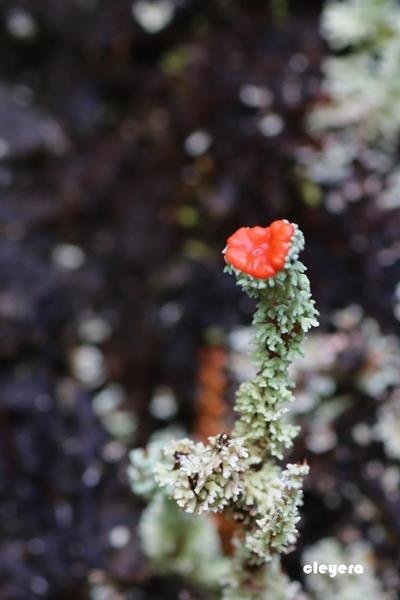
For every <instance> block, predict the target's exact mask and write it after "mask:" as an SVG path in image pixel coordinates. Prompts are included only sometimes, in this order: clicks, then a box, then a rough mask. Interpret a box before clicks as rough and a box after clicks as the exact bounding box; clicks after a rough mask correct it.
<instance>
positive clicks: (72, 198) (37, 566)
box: [0, 0, 400, 600]
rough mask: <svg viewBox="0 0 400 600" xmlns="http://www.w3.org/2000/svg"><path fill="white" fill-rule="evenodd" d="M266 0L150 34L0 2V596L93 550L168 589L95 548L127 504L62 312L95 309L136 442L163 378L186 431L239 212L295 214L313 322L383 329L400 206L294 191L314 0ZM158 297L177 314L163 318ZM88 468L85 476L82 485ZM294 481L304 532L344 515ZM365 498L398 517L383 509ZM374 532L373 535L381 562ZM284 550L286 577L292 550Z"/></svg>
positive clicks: (225, 289)
mask: <svg viewBox="0 0 400 600" xmlns="http://www.w3.org/2000/svg"><path fill="white" fill-rule="evenodd" d="M283 5H284V3H282V2H277V1H275V2H272V1H271V2H267V0H265V1H264V2H262V1H259V2H255V1H249V0H246V1H243V2H239V1H233V0H232V1H229V0H221V1H206V0H198V1H196V0H181V1H179V2H176V11H175V14H174V18H173V19H172V21H171V23H170V24H169V25H168V26H167V27H166V28H165V29H163V30H162V31H160V32H159V33H157V34H149V33H146V32H145V31H144V30H143V29H141V27H140V26H139V25H138V24H137V23H136V22H135V20H134V19H133V17H132V13H131V9H132V2H131V1H125V0H120V1H118V2H117V1H111V0H80V1H79V0H58V1H57V0H37V1H34V0H31V1H28V0H27V1H25V2H23V1H22V0H21V2H6V1H1V2H0V56H1V59H0V78H1V80H0V139H1V141H2V144H1V148H0V150H1V149H4V152H1V154H2V155H3V156H2V158H1V162H0V193H1V199H0V227H1V234H2V235H1V241H0V273H1V277H0V356H1V371H0V403H1V404H0V406H1V409H0V444H1V458H0V470H1V480H0V493H1V502H0V517H1V524H0V527H1V529H0V531H1V542H0V597H1V598H2V600H3V599H4V600H28V599H30V598H40V597H41V598H54V599H57V600H61V599H64V598H65V599H70V598H72V597H74V598H76V599H78V598H82V599H84V598H87V597H88V591H87V576H88V573H89V572H90V571H91V570H92V569H102V570H104V571H105V572H106V573H107V576H108V577H109V578H110V580H112V581H114V582H117V583H118V584H120V585H121V586H122V587H123V588H134V589H135V590H136V591H135V592H134V593H132V596H131V597H132V598H138V599H139V598H140V599H141V598H143V599H144V598H146V599H147V598H149V599H150V598H152V599H153V598H160V599H161V598H176V597H178V590H179V589H181V587H182V584H181V583H179V582H174V581H171V580H165V581H158V580H155V579H152V578H151V577H150V576H149V574H148V570H147V567H146V564H145V561H144V559H143V557H142V556H141V553H140V549H139V547H138V542H137V540H136V539H135V537H134V536H133V537H132V541H131V542H130V543H129V545H128V546H126V547H124V548H123V549H120V550H116V549H111V548H110V546H109V541H108V532H109V530H110V528H111V527H113V526H115V525H116V524H120V523H123V524H125V525H127V526H128V527H129V528H130V529H131V530H132V531H133V532H134V530H135V525H136V523H137V520H138V515H139V510H140V503H139V501H138V500H136V499H135V498H134V497H133V496H132V494H131V493H130V491H129V489H128V486H127V483H126V477H125V467H126V462H124V461H122V463H121V464H120V465H118V464H115V463H113V464H109V463H107V462H106V461H105V460H104V459H103V457H102V452H101V450H102V447H103V446H104V444H105V443H106V442H107V440H108V439H109V438H108V434H107V433H106V432H105V431H104V428H103V427H102V425H101V423H100V422H99V421H98V419H97V417H96V416H95V415H94V413H93V411H92V408H91V395H92V393H93V390H91V391H88V390H87V389H86V388H85V387H84V386H83V385H81V384H80V383H79V382H78V381H76V380H74V378H73V377H72V375H71V370H70V360H69V357H70V354H71V352H73V350H74V348H75V347H76V346H77V345H78V344H79V343H80V341H79V337H78V333H77V324H78V323H79V320H80V318H81V315H82V314H85V313H87V312H88V311H91V312H93V313H95V314H98V315H102V316H103V317H104V318H105V319H106V320H107V321H108V322H109V323H110V324H111V326H112V334H111V336H110V337H109V338H107V340H106V341H105V342H104V343H102V344H101V350H102V352H103V354H104V358H105V362H106V367H107V379H108V380H109V381H111V382H118V383H120V384H121V385H122V386H123V387H124V389H125V390H126V393H127V398H128V404H129V406H128V407H129V409H131V410H132V411H134V413H135V414H136V416H137V418H138V419H139V424H140V426H139V429H138V434H137V438H136V443H137V444H143V443H145V442H146V440H147V438H148V435H149V434H150V432H152V431H153V430H154V429H156V428H157V427H158V426H160V423H158V422H157V420H156V419H155V418H154V417H152V416H151V415H150V414H149V411H148V402H149V398H150V397H151V395H152V392H153V390H154V388H155V387H156V386H159V385H160V384H162V385H168V386H170V387H171V388H172V389H173V390H174V392H175V393H176V395H177V398H178V401H179V414H178V420H180V421H181V422H183V423H184V424H185V425H186V427H188V428H189V429H190V427H191V422H192V419H193V394H194V385H195V380H196V371H197V357H198V350H199V348H200V347H201V346H202V345H203V344H204V343H205V342H206V340H207V335H208V334H209V332H210V330H212V329H210V328H215V327H218V328H219V329H220V330H222V331H227V330H228V329H229V328H230V327H232V326H233V325H235V324H237V323H240V322H242V323H248V322H249V319H250V316H251V311H252V305H251V304H250V303H248V302H247V301H245V300H244V299H243V298H242V296H241V294H240V293H239V291H238V290H237V289H236V288H235V286H234V282H233V281H232V280H231V279H230V278H229V277H228V276H226V275H223V273H222V269H223V260H222V256H221V250H222V248H223V246H224V243H225V239H226V237H227V236H228V235H229V234H230V233H231V232H232V231H233V230H234V229H235V228H237V227H238V226H240V225H254V224H263V223H268V222H269V221H270V220H272V219H274V218H281V217H286V218H288V219H291V220H293V221H296V222H297V223H298V224H299V225H300V227H301V228H302V229H303V231H304V233H305V236H306V240H307V249H306V251H305V253H304V261H305V262H306V264H307V265H308V267H309V274H310V278H311V281H312V288H313V291H314V294H315V297H316V300H317V303H318V307H319V309H320V311H321V323H322V325H321V326H322V328H325V329H326V328H327V327H328V325H329V315H330V314H331V312H332V311H333V310H334V309H338V308H341V307H344V306H346V305H348V304H349V303H352V302H357V303H359V304H361V305H362V306H363V308H364V309H365V311H366V313H367V314H369V315H371V316H374V317H375V318H376V319H377V320H378V321H379V323H380V324H381V326H382V327H383V329H384V331H386V332H395V331H396V321H395V320H394V318H393V290H394V284H395V282H396V281H397V280H399V279H400V270H399V266H398V265H397V266H396V264H389V265H386V266H384V265H382V263H381V262H379V260H378V257H379V256H380V252H381V250H384V249H385V248H388V247H391V246H392V245H393V244H394V243H395V242H396V240H398V235H399V230H400V217H399V214H395V213H394V212H393V211H392V212H390V213H389V212H387V213H384V212H379V211H378V209H377V208H376V207H375V205H374V203H373V202H371V201H370V200H369V199H368V198H363V199H361V200H360V201H358V202H357V203H354V204H351V205H350V206H349V208H348V209H347V210H346V211H345V212H344V213H341V214H332V213H330V212H328V211H327V210H326V209H325V208H324V205H323V203H320V204H318V205H317V206H310V204H307V202H305V201H304V198H303V197H302V194H301V185H299V181H298V180H297V179H296V176H295V174H294V168H293V164H294V151H295V149H296V148H298V147H299V146H301V145H303V144H306V143H310V142H309V140H308V138H307V135H306V134H305V132H304V125H303V117H304V115H305V113H306V111H307V110H308V109H309V108H310V106H311V104H312V102H313V101H315V99H316V98H317V97H318V94H319V80H320V62H321V58H322V55H323V52H324V51H325V48H324V45H323V43H322V41H321V40H320V38H319V34H318V22H319V11H320V8H321V3H320V2H311V1H310V0H309V1H307V2H292V3H290V6H289V7H288V9H289V10H288V12H287V13H285V11H283V12H282V10H281V9H282V6H283ZM16 8H20V9H25V10H27V11H28V12H29V14H30V15H31V16H32V18H33V19H34V23H35V25H36V31H35V33H34V35H32V36H31V37H30V36H28V37H27V38H24V37H22V38H21V37H18V36H15V35H13V33H12V32H10V30H9V26H8V25H7V23H9V21H10V18H12V17H10V14H11V13H12V11H13V10H15V9H16ZM10 11H11V12H10ZM246 84H255V85H260V86H266V87H267V88H268V89H269V90H270V91H271V92H272V93H273V96H274V101H273V104H272V106H271V107H270V108H268V109H267V110H266V112H267V113H268V112H273V113H274V114H275V115H276V114H278V115H279V116H280V117H281V118H282V119H283V129H282V131H281V133H279V134H278V135H275V136H265V135H263V134H262V133H261V132H260V131H259V129H258V126H257V123H258V119H259V117H260V114H259V111H258V110H256V109H253V108H250V107H249V106H246V105H244V104H243V102H241V101H240V97H239V94H240V90H241V88H242V87H243V86H244V85H246ZM288 85H289V86H292V88H291V89H292V93H288V91H287V90H288ZM285 90H286V91H285ZM197 130H206V131H207V132H208V133H209V134H210V136H211V145H210V148H209V149H208V150H207V151H206V152H205V153H202V154H201V155H199V156H190V155H189V154H188V152H187V151H186V150H185V140H186V139H187V137H188V136H189V135H190V134H191V133H192V132H194V131H197ZM65 243H68V244H72V245H74V246H78V247H80V248H81V249H82V250H83V251H84V253H85V261H84V263H83V265H82V266H81V267H80V268H78V269H75V270H63V269H61V268H60V267H59V265H57V263H56V262H55V261H54V260H53V259H52V256H53V255H54V254H53V253H54V249H55V248H57V247H58V246H59V245H60V244H65ZM165 306H173V307H174V310H175V312H176V315H178V316H177V317H176V318H173V319H171V320H168V319H165V318H163V315H165V310H164V312H163V307H164V308H165ZM350 365H351V363H350ZM71 382H72V384H71ZM66 384H67V387H68V385H70V388H68V389H69V390H70V391H68V392H63V394H64V396H65V394H66V395H67V400H65V399H64V401H63V402H61V401H60V400H59V398H60V395H61V396H63V394H62V393H61V392H60V390H64V388H65V386H66ZM63 386H64V387H63ZM71 390H72V391H71ZM64 396H63V397H64ZM356 406H361V408H360V411H362V410H364V409H363V405H359V404H357V405H356ZM355 418H357V416H355ZM343 444H346V439H345V436H344V438H343ZM375 451H376V452H377V453H378V454H379V453H381V449H380V448H374V447H373V448H372V449H371V452H375ZM344 456H348V454H346V452H345V453H344ZM364 459H365V457H361V458H360V457H357V454H352V456H351V459H349V460H347V459H346V460H345V461H344V463H343V464H342V463H340V461H339V462H338V460H336V459H335V458H334V456H333V454H328V455H327V456H325V455H324V456H323V457H321V458H320V459H319V461H320V463H321V464H319V465H317V466H316V468H317V472H320V471H323V472H331V471H336V470H339V475H338V476H339V478H340V477H343V478H344V479H345V480H349V481H351V480H352V479H354V478H356V477H359V474H360V463H359V460H361V461H363V460H364ZM93 466H95V467H96V469H98V471H99V473H100V477H99V480H98V482H96V483H95V484H90V485H88V484H87V479H85V477H83V474H84V473H85V472H87V469H90V468H91V467H93ZM319 470H320V471H319ZM375 492H376V490H375V491H374V490H367V494H370V495H371V494H372V495H373V494H374V493H375ZM378 496H379V490H378ZM306 500H307V502H306V505H305V508H304V514H305V518H304V522H303V531H302V536H303V541H306V542H309V541H313V540H314V539H315V534H316V530H318V533H320V536H321V537H322V536H323V535H326V534H329V533H330V534H332V532H333V531H334V521H335V519H336V520H337V521H340V520H341V519H347V520H349V521H351V507H349V506H347V507H346V506H343V508H342V511H341V512H340V511H339V512H333V513H332V514H330V513H329V511H327V510H325V509H324V510H322V509H320V506H319V500H318V498H317V497H316V496H313V493H312V492H309V493H308V495H307V497H306ZM379 502H381V499H378V503H379ZM385 511H386V512H385ZM388 511H389V512H388ZM384 512H385V514H386V518H387V519H389V523H390V525H389V528H392V529H393V530H396V528H397V531H398V532H399V529H400V516H399V507H398V506H397V507H394V506H392V507H389V508H385V507H384ZM393 544H394V542H393V543H391V544H389V547H385V548H383V550H382V552H383V555H384V556H385V557H388V560H389V559H390V560H392V559H393V560H394V558H395V556H396V552H397V554H398V546H397V550H396V545H393ZM288 567H289V568H290V569H291V572H292V574H293V576H298V574H299V573H298V557H297V558H296V556H293V557H292V558H290V557H289V559H288ZM186 588H187V586H186ZM186 588H185V589H186ZM187 593H188V594H189V591H187ZM193 594H194V595H193V596H191V595H189V596H185V598H186V597H194V598H195V597H198V596H196V595H195V593H193ZM182 598H183V596H182Z"/></svg>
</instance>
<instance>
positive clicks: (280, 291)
mask: <svg viewBox="0 0 400 600" xmlns="http://www.w3.org/2000/svg"><path fill="white" fill-rule="evenodd" d="M303 243H304V240H303V235H302V233H301V232H300V231H299V230H298V228H297V226H296V225H292V224H289V223H287V222H286V221H276V222H275V223H273V224H272V225H271V226H270V227H268V228H261V227H258V228H252V229H249V228H242V229H240V230H239V231H238V232H236V234H234V236H232V237H231V238H229V240H228V246H227V249H226V254H225V259H226V261H227V267H226V270H227V271H228V272H230V273H233V274H234V275H235V276H236V277H237V283H238V284H239V285H240V286H241V287H242V288H243V290H244V291H245V292H246V293H247V294H248V295H249V296H251V297H252V298H254V299H255V300H256V301H257V310H256V312H255V315H254V319H253V325H254V337H253V351H254V361H255V363H256V365H257V374H256V376H255V377H254V379H252V380H250V381H248V382H245V383H242V384H241V386H240V387H239V389H238V392H237V397H236V403H235V412H236V413H237V414H238V418H237V420H236V422H235V424H234V427H233V430H232V431H231V432H221V434H219V435H217V436H213V437H210V438H209V439H208V442H207V443H206V444H204V443H202V442H195V441H194V440H192V439H188V438H184V439H180V440H174V441H171V442H169V443H167V444H164V445H163V450H162V452H159V453H158V455H157V457H158V458H157V461H152V460H151V459H149V457H148V455H146V452H144V451H140V450H139V451H134V453H133V455H132V462H133V464H132V467H131V471H130V474H131V478H132V481H133V486H134V489H135V490H136V491H138V492H141V493H143V485H144V486H145V488H146V486H147V488H146V489H147V490H150V492H151V493H150V496H153V497H154V494H155V493H156V492H155V490H158V492H157V493H161V494H164V495H166V496H168V498H169V499H172V500H173V501H175V502H176V504H177V505H178V506H179V507H180V508H181V509H182V510H183V511H185V512H186V513H191V514H194V515H196V516H194V517H192V518H203V517H204V514H203V515H202V513H221V512H223V513H224V515H225V516H226V517H227V518H228V519H231V520H232V521H233V522H234V524H235V527H234V534H233V540H232V543H233V547H234V553H233V557H232V558H231V559H230V560H229V562H228V568H227V569H226V570H225V573H224V575H222V574H221V577H220V580H219V584H220V585H221V588H222V589H223V596H224V598H229V599H233V598H240V599H242V600H249V599H263V598H269V599H271V600H279V598H287V597H288V594H289V592H288V590H289V587H290V586H289V587H288V583H287V580H286V578H285V577H284V576H283V575H282V573H281V572H280V567H279V555H280V554H281V553H285V552H287V551H289V550H290V548H291V547H292V545H293V543H294V542H295V540H296V536H297V528H296V524H297V522H298V520H299V512H298V507H299V505H300V504H301V501H302V483H303V477H304V476H305V475H306V474H307V472H308V467H307V465H306V464H287V465H286V466H281V465H280V464H279V462H278V460H280V459H282V458H283V453H284V451H285V449H288V448H289V447H290V446H291V445H292V440H293V437H294V436H295V435H296V431H297V429H296V427H294V426H293V425H292V424H290V423H289V422H288V421H287V418H286V413H287V411H288V410H289V406H290V402H291V401H292V400H293V394H292V392H291V387H292V385H291V382H290V380H289V377H288V367H289V365H290V363H291V362H292V360H293V359H294V358H295V357H296V356H298V355H299V354H301V345H302V341H303V338H304V335H305V333H306V332H307V331H308V330H309V329H310V328H311V327H313V326H315V325H317V321H316V316H317V311H316V309H315V307H314V302H313V300H312V299H311V295H310V286H309V281H308V278H307V276H306V275H305V267H304V265H303V264H302V263H301V262H299V260H298V254H299V252H300V250H301V249H302V248H303ZM249 273H250V274H249ZM260 275H262V277H261V276H260ZM146 469H147V470H146ZM149 469H150V470H149ZM146 478H147V479H146ZM146 482H147V483H146ZM160 490H161V491H160ZM197 515H202V516H201V517H198V516H197Z"/></svg>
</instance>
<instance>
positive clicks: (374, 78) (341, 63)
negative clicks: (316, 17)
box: [298, 0, 400, 208]
mask: <svg viewBox="0 0 400 600" xmlns="http://www.w3.org/2000/svg"><path fill="white" fill-rule="evenodd" d="M321 30H322V35H323V36H324V37H325V39H326V41H327V43H328V45H329V46H330V47H331V48H332V50H333V51H334V52H336V51H339V52H340V53H337V54H334V53H331V54H330V55H329V56H328V57H327V58H325V60H324V62H323V64H322V70H323V73H324V77H323V81H322V91H323V93H324V95H325V96H326V97H327V98H329V101H328V102H326V101H324V102H322V103H320V104H318V105H317V106H316V107H315V109H314V110H313V111H312V112H311V113H310V115H309V118H308V127H309V130H310V132H311V134H312V135H314V136H315V137H316V138H317V139H318V142H319V143H318V149H312V148H301V149H300V151H299V153H298V159H299V163H300V164H303V165H304V166H305V170H306V173H307V175H308V176H309V177H310V178H311V179H312V180H314V181H315V182H317V183H322V184H324V185H325V184H328V185H331V184H335V185H338V186H340V185H341V183H342V182H343V180H346V178H349V177H350V176H352V175H355V174H356V172H357V170H356V165H359V164H360V163H361V164H362V165H363V167H364V168H365V169H366V170H367V171H369V172H374V173H377V174H378V175H379V176H380V178H382V179H385V180H386V181H385V184H384V190H383V192H382V191H381V186H380V188H379V191H380V192H381V193H380V197H379V200H378V203H379V204H380V205H381V206H382V207H383V208H395V207H398V205H399V200H398V194H396V191H397V190H396V187H395V185H396V183H398V169H397V168H396V166H397V165H396V160H395V159H396V155H397V148H398V141H399V135H400V109H399V107H400V85H399V77H398V73H399V68H400V7H399V4H398V2H396V0H345V1H341V2H337V1H331V2H327V3H326V6H325V8H324V11H323V15H322V26H321ZM353 184H354V182H353ZM350 189H351V192H350ZM342 192H343V193H342V198H344V199H345V198H346V194H347V192H348V193H349V194H350V196H349V199H351V196H352V194H353V193H354V192H355V194H356V195H355V196H354V198H353V199H357V198H358V197H360V195H362V193H363V192H362V190H356V189H355V186H354V185H353V186H352V187H351V188H349V189H348V190H347V192H346V189H345V188H343V190H342Z"/></svg>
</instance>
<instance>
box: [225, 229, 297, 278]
mask: <svg viewBox="0 0 400 600" xmlns="http://www.w3.org/2000/svg"><path fill="white" fill-rule="evenodd" d="M293 234H294V227H293V225H292V224H291V223H288V222H287V221H274V222H273V223H271V225H270V226H269V227H241V228H240V229H238V230H237V231H236V232H235V233H234V234H233V235H231V237H230V238H229V239H228V242H227V246H226V249H225V260H226V262H227V263H228V264H230V265H232V267H235V269H238V270H239V271H242V272H243V273H246V274H247V275H251V276H252V277H256V278H257V279H268V278H269V277H273V276H274V275H276V273H278V271H281V270H282V269H283V267H284V266H285V261H286V257H287V255H288V252H289V249H290V244H291V242H292V237H293Z"/></svg>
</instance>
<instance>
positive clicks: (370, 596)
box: [303, 538, 394, 600]
mask: <svg viewBox="0 0 400 600" xmlns="http://www.w3.org/2000/svg"><path fill="white" fill-rule="evenodd" d="M314 561H315V562H316V563H318V564H324V565H333V566H335V567H338V566H339V565H346V567H347V566H349V565H361V566H362V567H363V573H362V574H357V573H351V574H350V573H346V574H345V575H343V574H336V576H334V577H331V576H330V575H329V574H320V573H312V574H309V575H307V577H306V587H307V591H309V592H310V594H311V598H315V599H317V600H320V599H321V600H322V599H323V600H336V599H337V598H340V599H341V600H356V599H358V598H360V599H361V598H362V599H363V600H377V599H378V598H379V600H394V595H391V594H390V593H388V592H385V591H384V589H383V587H382V585H381V583H380V581H379V579H378V578H377V576H376V575H375V573H374V564H373V555H372V552H371V547H370V545H369V544H368V543H367V542H366V541H361V540H358V541H355V542H352V543H350V544H347V545H342V544H341V543H340V542H338V541H337V540H336V539H333V538H325V539H323V540H320V541H319V542H317V543H316V544H314V545H313V546H311V547H309V548H307V549H306V550H305V552H304V553H303V564H309V565H313V563H314Z"/></svg>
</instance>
